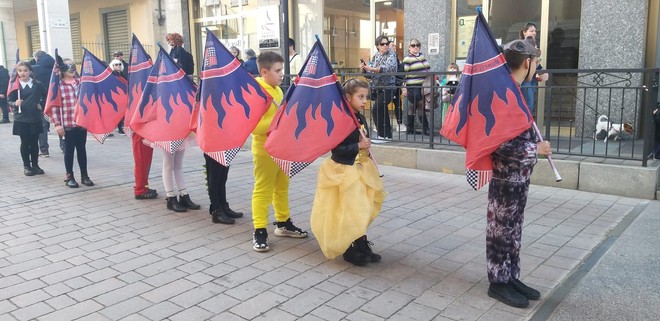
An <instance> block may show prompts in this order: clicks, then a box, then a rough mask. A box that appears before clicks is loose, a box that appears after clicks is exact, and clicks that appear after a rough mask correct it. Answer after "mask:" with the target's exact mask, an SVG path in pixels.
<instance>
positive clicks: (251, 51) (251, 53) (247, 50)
mask: <svg viewBox="0 0 660 321" xmlns="http://www.w3.org/2000/svg"><path fill="white" fill-rule="evenodd" d="M245 55H246V56H248V57H249V58H252V57H256V56H257V54H256V53H254V50H252V49H250V48H248V49H246V50H245Z"/></svg>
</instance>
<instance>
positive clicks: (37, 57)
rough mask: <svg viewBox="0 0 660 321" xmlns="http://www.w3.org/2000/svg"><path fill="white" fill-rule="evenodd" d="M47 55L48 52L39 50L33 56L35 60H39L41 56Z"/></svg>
mask: <svg viewBox="0 0 660 321" xmlns="http://www.w3.org/2000/svg"><path fill="white" fill-rule="evenodd" d="M45 55H47V53H46V52H45V51H43V50H37V51H35V52H34V53H33V54H32V58H34V60H39V58H41V57H43V56H45Z"/></svg>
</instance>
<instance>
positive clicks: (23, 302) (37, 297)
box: [10, 289, 51, 307]
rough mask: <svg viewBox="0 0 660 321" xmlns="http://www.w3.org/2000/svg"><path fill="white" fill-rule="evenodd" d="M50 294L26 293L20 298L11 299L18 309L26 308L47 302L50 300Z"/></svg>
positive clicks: (39, 292)
mask: <svg viewBox="0 0 660 321" xmlns="http://www.w3.org/2000/svg"><path fill="white" fill-rule="evenodd" d="M50 298H51V296H50V294H48V293H46V291H44V290H41V289H39V290H35V291H32V292H29V293H24V294H21V295H18V296H15V297H13V298H11V299H10V301H11V302H12V303H14V304H15V305H16V306H18V307H26V306H29V305H32V304H34V303H37V302H41V301H45V300H47V299H50Z"/></svg>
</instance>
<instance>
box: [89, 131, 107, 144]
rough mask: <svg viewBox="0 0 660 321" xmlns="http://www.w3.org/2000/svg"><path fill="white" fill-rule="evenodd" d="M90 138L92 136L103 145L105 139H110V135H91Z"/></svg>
mask: <svg viewBox="0 0 660 321" xmlns="http://www.w3.org/2000/svg"><path fill="white" fill-rule="evenodd" d="M92 136H94V139H96V141H97V142H99V143H101V144H103V143H105V139H106V138H108V137H110V133H105V134H92Z"/></svg>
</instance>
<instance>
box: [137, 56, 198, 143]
mask: <svg viewBox="0 0 660 321" xmlns="http://www.w3.org/2000/svg"><path fill="white" fill-rule="evenodd" d="M158 47H159V51H158V56H157V57H156V61H155V62H154V65H153V67H152V68H151V72H150V73H149V77H148V79H147V82H146V84H145V86H144V91H143V92H142V97H141V98H140V101H139V103H138V104H137V106H135V108H136V110H135V114H134V115H133V117H132V118H131V124H130V126H131V128H132V129H133V131H135V132H136V133H137V134H138V135H140V136H142V137H144V138H146V139H147V140H149V141H151V142H153V144H154V145H155V146H158V147H159V148H162V149H164V150H165V151H167V152H169V153H172V154H173V153H175V152H176V150H177V149H178V148H179V147H180V146H181V144H182V143H183V141H184V140H185V139H186V137H188V135H189V134H190V133H191V129H190V119H191V117H192V112H193V106H194V105H195V91H196V90H197V86H195V84H194V83H193V81H192V80H191V79H190V78H188V76H186V74H185V73H184V71H183V70H182V69H181V68H180V67H179V66H178V65H177V64H176V63H175V62H174V60H172V57H170V56H169V55H168V54H167V52H165V49H163V47H161V46H160V45H159V46H158Z"/></svg>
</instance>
